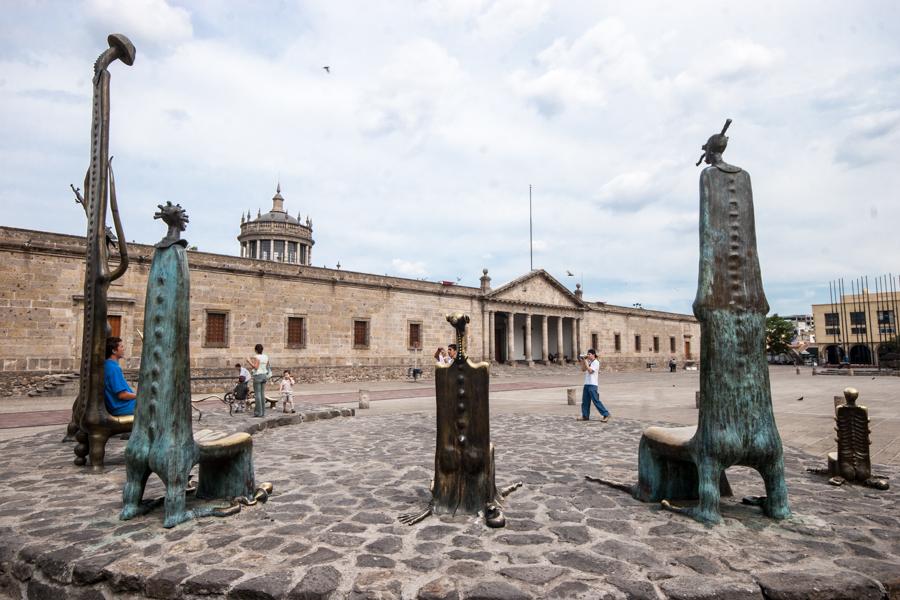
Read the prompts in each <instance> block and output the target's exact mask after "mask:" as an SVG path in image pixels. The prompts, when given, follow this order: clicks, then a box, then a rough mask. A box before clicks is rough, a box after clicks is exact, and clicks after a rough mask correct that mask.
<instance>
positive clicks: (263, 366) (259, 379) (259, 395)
mask: <svg viewBox="0 0 900 600" xmlns="http://www.w3.org/2000/svg"><path fill="white" fill-rule="evenodd" d="M253 350H254V351H255V352H256V354H255V355H254V356H251V357H250V358H248V359H247V362H249V363H250V366H251V367H253V395H254V396H255V398H256V407H255V410H254V411H253V416H254V417H264V416H266V381H268V380H269V375H270V374H271V372H272V371H271V368H270V367H269V357H268V356H266V355H265V354H263V350H264V348H263V345H262V344H257V345H256V346H255V347H254V348H253Z"/></svg>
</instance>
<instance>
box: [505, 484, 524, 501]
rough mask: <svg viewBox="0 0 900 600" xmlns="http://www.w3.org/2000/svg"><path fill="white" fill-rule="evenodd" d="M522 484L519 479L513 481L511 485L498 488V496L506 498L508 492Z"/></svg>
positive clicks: (510, 492)
mask: <svg viewBox="0 0 900 600" xmlns="http://www.w3.org/2000/svg"><path fill="white" fill-rule="evenodd" d="M522 485H523V484H522V482H521V481H517V482H515V483H514V484H512V485H508V486H506V487H505V488H503V489H502V490H500V497H501V498H506V497H507V496H509V495H510V494H512V493H513V492H514V491H516V490H517V489H519V488H520V487H522Z"/></svg>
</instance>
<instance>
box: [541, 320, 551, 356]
mask: <svg viewBox="0 0 900 600" xmlns="http://www.w3.org/2000/svg"><path fill="white" fill-rule="evenodd" d="M547 337H548V336H547V315H541V360H542V361H544V364H547V355H548V354H549V353H550V346H549V344H550V342H549V341H548V339H547Z"/></svg>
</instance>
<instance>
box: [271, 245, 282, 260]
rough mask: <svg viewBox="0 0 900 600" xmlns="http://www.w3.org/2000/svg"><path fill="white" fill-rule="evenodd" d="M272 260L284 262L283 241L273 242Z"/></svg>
mask: <svg viewBox="0 0 900 600" xmlns="http://www.w3.org/2000/svg"><path fill="white" fill-rule="evenodd" d="M272 260H280V261H284V240H275V247H274V248H273V249H272Z"/></svg>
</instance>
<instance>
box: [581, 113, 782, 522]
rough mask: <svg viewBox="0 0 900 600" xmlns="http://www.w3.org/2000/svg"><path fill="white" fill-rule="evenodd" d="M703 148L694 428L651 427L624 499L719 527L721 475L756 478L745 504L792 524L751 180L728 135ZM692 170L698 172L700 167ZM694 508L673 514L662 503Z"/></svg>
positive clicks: (724, 491)
mask: <svg viewBox="0 0 900 600" xmlns="http://www.w3.org/2000/svg"><path fill="white" fill-rule="evenodd" d="M730 124H731V120H730V119H729V120H728V121H726V123H725V127H724V128H723V129H722V132H721V133H719V134H716V135H713V136H711V137H710V138H709V140H708V141H707V143H706V144H705V145H704V146H703V151H704V152H703V155H702V156H701V157H700V161H703V160H705V161H706V162H707V163H708V164H709V165H710V166H709V167H707V168H705V169H704V170H703V172H702V174H701V176H700V272H699V283H698V286H697V297H696V299H695V300H694V314H695V315H696V316H697V319H698V320H699V321H700V331H701V338H700V343H701V346H700V407H699V408H700V410H699V415H698V418H697V426H696V427H677V428H664V427H650V428H648V429H646V430H645V431H644V433H643V436H642V437H641V441H640V446H639V449H638V483H637V485H634V486H630V485H625V484H621V483H616V482H612V481H608V480H602V479H595V478H589V479H592V480H596V481H600V482H602V483H606V484H608V485H612V486H613V487H617V488H620V489H626V490H628V491H629V492H630V493H631V494H632V495H633V496H634V497H635V498H637V499H638V500H642V501H645V502H660V501H662V505H663V506H664V507H665V508H668V509H670V510H673V511H675V512H681V513H684V514H687V515H689V516H691V517H693V518H694V519H696V520H698V521H701V522H704V523H718V522H719V521H720V520H721V516H720V514H719V499H720V496H721V495H730V493H731V490H730V486H729V485H728V481H727V479H726V478H725V469H727V468H728V467H730V466H732V465H743V466H747V467H751V468H753V469H756V470H757V471H758V472H759V474H760V475H761V476H762V478H763V481H764V483H765V486H766V494H767V495H766V496H763V497H759V498H745V502H746V503H750V504H759V505H761V506H762V509H763V512H764V513H765V514H766V515H768V516H769V517H771V518H774V519H783V518H786V517H789V516H790V508H789V507H788V496H787V486H786V485H785V482H784V459H783V454H782V447H781V436H780V435H779V434H778V428H777V427H776V425H775V416H774V414H773V411H772V396H771V390H770V387H769V368H768V364H767V362H766V355H765V335H766V334H765V319H766V313H768V311H769V304H768V302H767V301H766V297H765V294H764V292H763V287H762V277H761V275H760V270H759V258H758V256H757V251H756V230H755V225H754V215H753V193H752V189H751V186H750V175H749V174H748V173H747V172H746V171H744V170H742V169H741V168H740V167H736V166H733V165H729V164H727V163H725V162H724V161H723V160H722V153H723V152H724V151H725V148H726V146H727V144H728V138H727V137H726V136H725V131H726V130H727V129H728V126H729V125H730ZM700 161H698V163H697V164H698V165H699V164H700ZM677 499H688V500H693V499H697V500H699V502H698V504H697V505H696V506H692V507H676V506H673V505H672V504H671V503H670V502H669V500H677Z"/></svg>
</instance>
